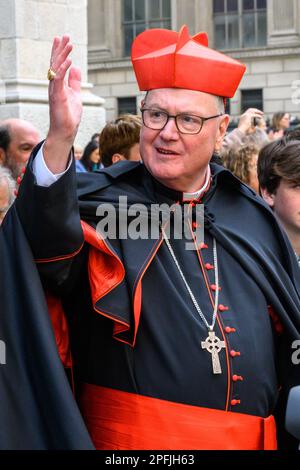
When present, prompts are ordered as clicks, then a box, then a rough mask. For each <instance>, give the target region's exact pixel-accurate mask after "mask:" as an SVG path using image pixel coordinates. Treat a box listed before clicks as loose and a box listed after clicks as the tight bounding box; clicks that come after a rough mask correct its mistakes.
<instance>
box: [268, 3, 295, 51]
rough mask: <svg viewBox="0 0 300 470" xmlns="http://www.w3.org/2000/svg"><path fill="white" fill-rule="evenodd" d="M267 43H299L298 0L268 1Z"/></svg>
mask: <svg viewBox="0 0 300 470" xmlns="http://www.w3.org/2000/svg"><path fill="white" fill-rule="evenodd" d="M267 11H268V45H270V46H271V45H272V46H280V47H282V46H294V45H299V44H300V23H299V20H300V6H299V0H284V1H283V0H269V1H268V10H267Z"/></svg>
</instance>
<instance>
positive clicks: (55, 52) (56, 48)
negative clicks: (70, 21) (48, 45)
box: [50, 35, 73, 72]
mask: <svg viewBox="0 0 300 470" xmlns="http://www.w3.org/2000/svg"><path fill="white" fill-rule="evenodd" d="M72 47H73V46H72V44H71V43H70V37H69V36H67V35H65V36H63V37H62V38H59V37H57V36H56V37H55V38H54V40H53V45H52V51H51V58H50V67H51V68H52V69H53V70H54V71H55V72H56V71H57V70H58V69H59V67H60V65H61V64H62V62H64V60H65V59H66V56H67V55H68V54H69V53H70V52H71V50H72Z"/></svg>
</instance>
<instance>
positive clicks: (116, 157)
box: [111, 153, 126, 163]
mask: <svg viewBox="0 0 300 470" xmlns="http://www.w3.org/2000/svg"><path fill="white" fill-rule="evenodd" d="M121 160H126V158H125V157H124V155H121V154H120V153H114V154H113V156H112V157H111V161H112V162H113V163H117V162H120V161H121Z"/></svg>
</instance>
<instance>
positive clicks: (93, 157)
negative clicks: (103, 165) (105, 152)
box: [90, 148, 100, 164]
mask: <svg viewBox="0 0 300 470" xmlns="http://www.w3.org/2000/svg"><path fill="white" fill-rule="evenodd" d="M90 161H91V162H92V163H96V164H97V163H99V161H100V154H99V148H96V149H95V150H93V151H92V153H91V154H90Z"/></svg>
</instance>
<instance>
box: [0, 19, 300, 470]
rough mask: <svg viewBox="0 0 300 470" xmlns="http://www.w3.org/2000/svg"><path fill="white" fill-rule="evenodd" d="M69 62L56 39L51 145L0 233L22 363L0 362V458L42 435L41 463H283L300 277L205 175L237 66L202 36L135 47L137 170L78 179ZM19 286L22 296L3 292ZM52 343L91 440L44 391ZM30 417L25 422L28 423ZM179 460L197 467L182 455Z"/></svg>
mask: <svg viewBox="0 0 300 470" xmlns="http://www.w3.org/2000/svg"><path fill="white" fill-rule="evenodd" d="M70 50H71V45H70V42H69V39H68V38H66V37H64V38H62V39H59V38H56V39H55V41H54V45H53V49H52V55H51V67H52V69H53V70H54V72H56V74H54V76H53V74H51V82H50V89H49V90H50V117H51V119H50V121H51V122H50V129H49V133H48V136H47V139H46V141H45V142H44V144H43V145H41V146H39V147H38V148H37V149H36V150H35V151H34V153H33V155H32V157H31V159H30V161H29V164H28V166H27V170H26V173H25V175H24V177H23V179H22V182H21V185H20V190H19V194H18V198H17V202H16V204H15V206H14V208H13V209H12V210H11V211H10V213H9V214H8V215H7V216H6V218H5V221H4V224H3V226H4V232H3V234H6V238H5V244H4V245H3V246H4V248H5V249H3V250H2V251H1V253H3V254H4V255H5V257H7V256H8V254H9V252H12V254H13V253H15V254H16V255H15V256H17V257H18V259H17V262H14V263H11V262H8V261H7V262H6V261H2V259H1V263H0V268H1V266H4V267H5V269H6V273H5V276H3V279H1V282H0V286H1V288H2V292H3V298H4V300H5V301H7V306H6V307H5V302H2V301H1V316H0V320H1V322H5V320H6V319H7V321H6V323H5V328H2V329H1V331H3V332H5V333H6V336H7V337H8V333H10V338H14V337H15V334H16V331H17V332H18V333H19V336H20V331H22V328H21V327H20V325H19V323H21V324H22V325H21V326H22V327H23V328H25V326H26V327H27V329H24V331H26V332H27V335H28V336H26V341H22V342H19V346H20V351H19V349H17V348H14V349H13V348H10V347H9V345H7V350H8V351H10V350H13V351H14V354H13V357H12V358H10V361H8V364H7V365H6V366H5V378H6V382H4V384H3V387H0V390H1V393H2V395H1V398H2V400H1V403H2V404H3V406H2V408H3V410H5V412H3V413H2V418H3V419H2V421H1V424H2V426H1V428H3V429H4V430H5V433H3V439H5V443H6V447H7V448H13V445H12V443H14V444H15V446H18V445H19V447H20V445H21V444H20V443H22V442H26V446H27V448H34V443H36V440H35V439H36V436H38V435H39V434H41V436H42V438H43V439H41V442H39V445H40V446H41V447H43V448H45V447H46V448H52V449H53V448H57V447H58V446H59V445H61V446H62V445H63V446H65V447H67V448H74V447H75V446H76V445H78V442H79V443H81V446H86V447H88V446H89V445H90V443H89V441H88V439H87V436H89V437H90V439H91V441H92V443H93V445H94V446H95V447H96V448H97V449H102V450H104V449H105V450H114V451H116V450H141V449H147V450H150V449H151V450H168V451H169V450H178V449H181V450H189V451H191V450H193V449H194V450H200V449H210V450H225V449H226V450H229V449H230V450H234V449H235V450H263V449H276V448H277V437H278V439H279V445H280V446H287V442H288V439H286V436H285V433H284V423H283V416H284V409H285V403H286V397H287V393H288V391H289V388H290V387H292V386H293V385H297V384H298V385H299V383H300V369H299V366H298V368H297V367H296V366H295V365H294V364H293V363H292V361H291V345H292V342H293V341H294V340H295V339H297V338H299V337H300V333H299V332H300V315H299V311H300V296H299V293H298V287H297V286H299V285H300V272H299V267H298V264H297V261H296V258H295V254H294V252H293V250H292V249H291V246H290V244H289V242H288V240H287V238H286V236H285V234H284V233H283V232H282V229H281V227H280V226H279V225H278V222H277V221H276V219H275V218H274V216H273V214H272V212H271V211H270V210H269V208H268V207H267V206H266V205H265V204H264V202H263V201H262V199H260V198H259V197H258V196H257V195H256V194H255V193H254V192H253V190H251V189H250V188H249V187H247V186H246V185H244V184H243V183H241V182H240V181H239V180H238V179H237V178H236V177H234V176H233V175H232V174H231V173H230V172H229V171H228V170H226V169H225V168H224V167H223V166H220V165H218V164H216V163H215V162H214V161H213V158H214V154H215V152H217V151H218V150H219V149H220V148H221V146H222V141H223V137H224V135H225V133H226V130H227V126H228V122H229V116H228V115H227V114H226V113H225V109H224V99H226V98H229V97H232V96H233V95H234V94H235V92H236V89H237V87H238V85H239V83H240V80H241V78H242V76H243V73H244V71H245V67H244V65H242V64H240V63H239V62H237V61H235V60H233V59H231V58H229V57H227V56H225V55H223V54H220V53H219V52H216V51H214V50H212V49H210V48H208V45H207V37H206V35H205V34H204V33H200V34H197V35H196V36H193V37H190V35H189V33H188V29H187V27H186V26H184V27H183V28H182V29H181V31H180V33H177V32H175V31H168V30H148V31H144V32H143V33H141V34H140V35H139V36H138V37H137V38H136V39H135V40H134V42H133V46H132V63H133V67H134V70H135V73H136V77H137V81H138V84H139V86H140V89H141V90H143V91H146V92H147V93H146V95H145V97H144V98H143V101H142V105H141V113H142V118H143V126H142V130H141V136H140V152H141V156H142V159H143V163H140V162H130V161H123V162H119V163H117V164H115V165H113V166H111V167H109V168H106V169H105V170H102V171H99V172H95V173H90V174H78V176H77V177H75V170H74V165H72V163H70V161H72V158H70V151H71V148H72V144H73V141H74V139H75V135H76V132H77V129H78V125H79V122H80V114H81V105H80V93H79V90H80V80H79V78H80V77H79V74H78V72H77V71H76V69H71V72H70V77H69V81H68V83H66V81H65V76H66V70H67V69H68V67H69V66H70V61H69V59H68V55H69V52H70ZM125 137H126V136H124V139H125ZM76 190H77V193H76ZM107 211H112V212H109V214H110V217H107ZM157 214H158V217H156V215H157ZM199 214H200V215H201V216H200V217H198V215H199ZM110 224H112V226H110ZM116 224H117V225H116ZM153 224H154V225H153ZM5 227H7V230H6V231H5ZM178 228H181V229H182V228H183V229H184V230H183V231H182V232H180V231H178ZM152 229H154V230H152ZM11 234H14V236H13V237H12V235H11ZM22 237H23V238H22ZM20 240H22V243H19V241H20ZM28 245H29V246H28ZM24 247H25V248H26V249H25V248H24ZM29 247H30V249H29ZM31 252H32V255H31ZM25 255H26V266H27V269H26V270H22V269H21V266H22V263H23V264H25V261H22V257H24V256H25ZM33 257H34V259H35V260H36V264H35V261H34V260H33ZM3 259H4V258H3ZM14 266H18V272H17V274H16V275H14V276H13V272H10V271H13V267H14ZM28 266H30V271H29V270H28ZM36 266H37V267H36ZM37 268H38V271H37ZM7 270H10V271H7ZM23 272H24V273H26V276H25V275H24V274H23V275H22V273H23ZM28 272H29V273H30V276H28V275H27V273H28ZM38 276H40V278H41V280H42V282H40V281H39V279H38ZM12 279H13V284H14V289H13V290H12V289H11V286H9V288H5V287H4V285H5V282H8V280H12ZM42 288H43V289H46V291H47V292H48V293H50V295H51V302H50V303H48V305H49V308H52V309H54V310H55V311H54V315H51V318H52V319H53V318H55V319H56V321H55V322H54V327H55V328H56V334H55V336H54V335H53V334H52V335H51V334H50V333H49V329H50V322H49V321H47V319H48V311H47V309H46V304H45V300H44V294H43V290H42ZM33 289H34V295H30V294H31V292H32V290H33ZM8 293H11V297H12V299H11V301H10V302H8V300H7V299H8ZM4 294H5V295H4ZM21 294H22V298H21V301H19V302H17V299H18V296H20V295H21ZM55 299H56V300H57V302H56V300H55ZM55 305H56V308H55ZM25 306H26V309H27V308H28V314H25V312H24V313H23V310H24V308H25ZM51 306H52V307H51ZM17 307H19V308H20V309H23V310H21V312H22V313H23V314H22V315H20V312H19V311H18V309H17ZM63 315H65V321H63V319H62V316H63ZM23 318H24V320H22V319H23ZM22 321H23V323H22ZM28 321H29V323H28ZM28 325H29V326H28ZM41 325H42V326H43V332H41V331H40V329H41ZM59 325H61V327H60V328H59ZM46 333H47V334H46ZM68 335H70V338H69V337H68ZM44 338H47V345H46V346H47V347H46V346H45V345H44V341H43V339H44ZM54 338H56V341H57V344H58V352H60V357H61V360H62V361H63V360H64V358H65V357H66V354H65V355H64V357H62V356H63V354H62V352H66V351H68V352H69V349H68V348H70V349H71V351H70V354H68V355H67V357H68V358H71V359H72V361H71V365H72V366H73V368H74V371H75V374H74V380H75V389H76V400H77V402H78V404H79V408H80V411H81V414H82V417H83V421H84V425H85V426H86V428H84V429H83V427H82V426H83V423H81V425H79V424H80V423H79V422H78V420H76V421H75V420H73V421H71V420H70V418H69V416H70V413H69V414H63V413H61V410H62V409H64V408H66V402H67V403H72V404H73V405H74V407H75V402H74V403H73V402H71V398H70V395H71V394H70V391H69V394H67V393H66V384H65V385H64V387H63V388H59V389H58V388H55V387H53V386H52V382H53V381H54V379H55V377H58V376H61V375H62V370H61V369H62V365H60V364H59V356H58V354H57V355H55V354H54V353H53V351H54V349H55V347H54ZM3 339H4V340H5V339H6V338H5V337H3ZM68 339H70V341H68ZM62 345H63V346H64V347H63V348H62ZM27 357H30V361H29V360H27V361H26V364H25V365H24V367H23V363H24V362H25V361H24V358H27ZM11 361H12V365H10V362H11ZM14 364H17V366H15V367H14V368H13V365H14ZM20 364H21V366H20ZM68 365H70V364H69V362H68V363H65V366H68ZM28 368H29V372H28ZM19 371H21V372H19ZM54 371H56V374H54ZM57 372H59V374H58V373H57ZM32 377H34V378H35V382H34V386H33V385H32V386H31V388H28V383H31V382H30V380H31V379H32ZM47 378H48V379H47ZM26 385H27V387H25V386H26ZM19 389H21V390H22V394H20V393H18V390H19ZM6 390H8V391H9V392H10V393H9V394H7V393H6ZM24 390H26V391H27V395H26V400H25V401H24V399H23V401H22V400H21V398H23V394H24ZM28 390H29V392H28ZM45 390H46V391H48V394H46V393H45ZM57 390H58V392H59V393H58V392H57ZM28 393H29V395H28ZM30 393H31V394H30ZM11 396H13V399H12V398H11ZM44 396H46V397H47V401H46V403H44V402H45V400H43V397H44ZM37 398H38V399H37ZM4 402H5V405H4ZM27 403H30V404H31V408H30V409H32V410H33V411H34V417H35V419H34V420H31V419H24V416H25V417H26V418H28V407H27V408H26V410H25V409H24V404H25V405H26V404H27ZM6 404H8V405H10V406H9V407H8V406H7V405H6ZM11 404H12V405H13V406H12V405H11ZM74 407H73V408H74ZM37 408H40V410H39V409H37ZM73 408H72V407H69V408H68V409H69V411H70V410H71V409H73ZM32 414H33V413H32ZM29 415H30V413H29ZM39 416H42V417H43V419H42V420H39V421H38V420H37V417H39ZM66 416H67V417H68V418H64V417H66ZM10 417H11V419H10ZM22 417H23V420H22V419H20V418H22ZM77 417H78V416H77ZM0 418H1V414H0ZM29 418H30V416H29ZM28 423H29V424H28ZM86 430H87V431H88V434H87V433H85V432H84V431H86ZM35 431H36V432H35ZM50 431H51V432H50ZM57 436H59V438H57ZM82 436H83V437H82ZM290 437H291V436H290ZM55 438H56V439H55ZM24 439H26V440H25V441H24ZM62 443H63V444H62ZM30 444H31V447H30ZM292 444H293V445H294V442H292ZM35 446H37V444H35ZM114 455H115V454H114ZM177 458H178V459H179V458H180V456H179V457H178V456H177ZM187 459H189V460H186V462H185V463H191V464H192V463H194V460H193V454H192V453H191V454H189V456H188V457H187ZM176 462H178V460H177V461H176ZM117 463H120V462H117ZM182 463H183V461H182Z"/></svg>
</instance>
